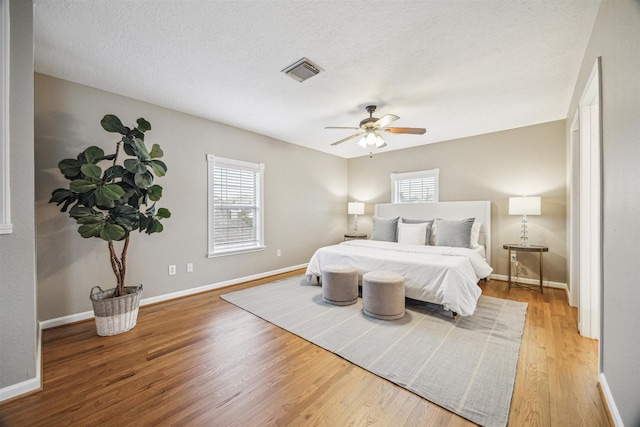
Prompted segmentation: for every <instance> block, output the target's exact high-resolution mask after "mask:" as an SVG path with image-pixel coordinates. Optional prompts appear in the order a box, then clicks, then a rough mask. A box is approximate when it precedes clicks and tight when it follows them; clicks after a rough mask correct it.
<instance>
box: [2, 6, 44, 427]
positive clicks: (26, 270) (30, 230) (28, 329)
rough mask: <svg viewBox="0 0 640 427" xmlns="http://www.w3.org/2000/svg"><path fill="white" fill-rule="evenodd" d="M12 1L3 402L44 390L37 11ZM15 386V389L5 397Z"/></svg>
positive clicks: (4, 285) (3, 286) (3, 316)
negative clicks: (36, 149)
mask: <svg viewBox="0 0 640 427" xmlns="http://www.w3.org/2000/svg"><path fill="white" fill-rule="evenodd" d="M9 3H10V4H9V6H10V21H11V23H10V28H11V36H10V40H11V46H10V66H11V69H10V83H9V94H10V99H9V132H10V133H9V144H10V158H9V162H10V171H11V177H10V182H9V185H10V188H11V220H12V223H13V233H11V234H2V235H0V291H1V292H2V296H1V297H0V400H3V399H4V398H8V397H12V396H13V395H15V394H16V392H22V393H24V392H26V391H29V390H33V389H36V388H38V387H39V386H40V382H39V378H37V372H38V368H39V366H38V360H39V359H38V355H37V350H38V349H39V346H38V344H37V342H38V338H39V337H38V335H37V330H38V329H37V318H36V284H35V265H36V261H35V227H34V211H33V78H32V76H33V53H32V52H33V36H32V28H33V26H32V16H33V7H32V5H31V2H25V1H22V0H20V1H16V0H12V1H10V2H9ZM9 386H13V387H14V388H13V389H12V390H9V391H7V392H6V393H5V392H4V391H3V389H4V388H6V387H9ZM0 424H2V419H0Z"/></svg>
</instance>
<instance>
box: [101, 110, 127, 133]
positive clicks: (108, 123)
mask: <svg viewBox="0 0 640 427" xmlns="http://www.w3.org/2000/svg"><path fill="white" fill-rule="evenodd" d="M100 124H101V125H102V128H103V129H104V130H106V131H107V132H114V133H119V134H121V135H126V134H127V129H126V128H125V127H124V125H123V124H122V122H121V121H120V119H119V118H118V117H116V116H114V115H113V114H107V115H106V116H104V117H103V118H102V121H100Z"/></svg>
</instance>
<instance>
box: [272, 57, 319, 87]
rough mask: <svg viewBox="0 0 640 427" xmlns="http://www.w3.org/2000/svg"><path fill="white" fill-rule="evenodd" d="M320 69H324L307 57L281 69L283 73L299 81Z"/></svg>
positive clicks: (313, 74) (311, 75)
mask: <svg viewBox="0 0 640 427" xmlns="http://www.w3.org/2000/svg"><path fill="white" fill-rule="evenodd" d="M321 71H324V70H323V69H322V68H320V67H318V66H317V65H316V64H314V63H313V62H311V61H310V60H309V59H307V58H302V59H300V60H299V61H296V62H295V63H293V64H291V65H289V66H288V67H287V68H285V69H284V70H282V72H283V73H285V74H286V75H288V76H289V77H291V78H292V79H295V80H297V81H299V82H303V81H305V80H307V79H308V78H309V77H313V76H315V75H316V74H318V73H320V72H321Z"/></svg>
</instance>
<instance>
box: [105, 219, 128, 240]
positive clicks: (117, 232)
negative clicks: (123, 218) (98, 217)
mask: <svg viewBox="0 0 640 427" xmlns="http://www.w3.org/2000/svg"><path fill="white" fill-rule="evenodd" d="M125 234H126V233H125V231H124V228H122V227H121V226H119V225H117V224H111V223H109V222H106V223H105V224H104V227H102V230H101V231H100V238H101V239H102V240H106V241H111V240H120V239H122V238H123V237H124V236H125Z"/></svg>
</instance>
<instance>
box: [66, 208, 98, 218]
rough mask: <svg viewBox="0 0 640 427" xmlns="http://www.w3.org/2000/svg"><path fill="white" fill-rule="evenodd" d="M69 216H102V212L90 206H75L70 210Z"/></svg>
mask: <svg viewBox="0 0 640 427" xmlns="http://www.w3.org/2000/svg"><path fill="white" fill-rule="evenodd" d="M69 216H71V217H72V218H74V219H81V218H89V217H91V218H102V217H103V215H102V212H98V211H96V210H94V209H93V208H90V207H88V206H74V207H72V208H71V209H70V210H69Z"/></svg>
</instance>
